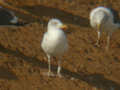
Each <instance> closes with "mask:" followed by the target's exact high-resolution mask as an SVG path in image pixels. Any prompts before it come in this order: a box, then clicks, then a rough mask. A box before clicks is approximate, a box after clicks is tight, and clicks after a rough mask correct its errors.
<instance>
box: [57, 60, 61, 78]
mask: <svg viewBox="0 0 120 90" xmlns="http://www.w3.org/2000/svg"><path fill="white" fill-rule="evenodd" d="M60 71H61V60H60V58H59V60H58V68H57V75H58V76H59V77H62V75H61V73H60Z"/></svg>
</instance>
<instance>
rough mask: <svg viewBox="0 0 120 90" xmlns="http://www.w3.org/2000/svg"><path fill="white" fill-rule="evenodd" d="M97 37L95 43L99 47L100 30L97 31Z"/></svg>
mask: <svg viewBox="0 0 120 90" xmlns="http://www.w3.org/2000/svg"><path fill="white" fill-rule="evenodd" d="M97 35H98V39H97V42H96V45H97V46H98V47H99V46H100V31H97Z"/></svg>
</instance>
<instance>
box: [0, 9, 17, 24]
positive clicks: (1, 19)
mask: <svg viewBox="0 0 120 90" xmlns="http://www.w3.org/2000/svg"><path fill="white" fill-rule="evenodd" d="M17 23H18V17H17V16H15V14H14V12H13V11H10V10H7V9H5V8H3V7H0V25H15V24H17Z"/></svg>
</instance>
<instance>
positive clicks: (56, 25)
mask: <svg viewBox="0 0 120 90" xmlns="http://www.w3.org/2000/svg"><path fill="white" fill-rule="evenodd" d="M50 28H51V29H62V30H65V29H67V26H66V25H64V24H63V23H62V22H61V21H60V20H58V19H51V20H50V21H49V22H48V29H50Z"/></svg>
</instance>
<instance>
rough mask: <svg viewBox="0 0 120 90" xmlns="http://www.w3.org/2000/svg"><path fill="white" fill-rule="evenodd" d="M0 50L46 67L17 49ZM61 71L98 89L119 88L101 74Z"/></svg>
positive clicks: (116, 89)
mask: <svg viewBox="0 0 120 90" xmlns="http://www.w3.org/2000/svg"><path fill="white" fill-rule="evenodd" d="M0 51H1V52H3V53H7V54H11V55H13V56H15V57H19V58H22V59H24V60H25V61H26V62H29V63H31V64H33V66H39V67H40V68H48V63H47V62H41V61H40V60H38V59H37V58H35V57H28V56H25V55H24V54H23V53H21V52H19V51H12V50H10V49H7V48H4V47H3V46H0ZM52 67H53V69H54V70H55V69H57V66H55V65H53V66H52ZM1 70H3V71H5V72H6V70H4V69H1V67H0V72H1ZM3 71H2V72H3ZM62 73H63V74H64V75H66V76H68V77H69V78H72V77H73V78H75V79H78V80H83V81H85V82H87V83H88V84H90V85H92V86H95V87H96V88H100V89H104V90H112V89H111V88H112V87H114V89H113V90H119V89H120V84H118V83H116V82H114V81H112V80H109V79H107V78H105V77H104V75H102V74H89V75H88V74H85V73H83V72H80V73H76V72H71V71H69V70H67V69H65V68H63V69H62ZM0 77H2V76H1V74H0ZM3 78H4V77H3ZM5 78H6V77H5ZM9 78H11V77H9ZM9 78H8V79H9Z"/></svg>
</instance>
